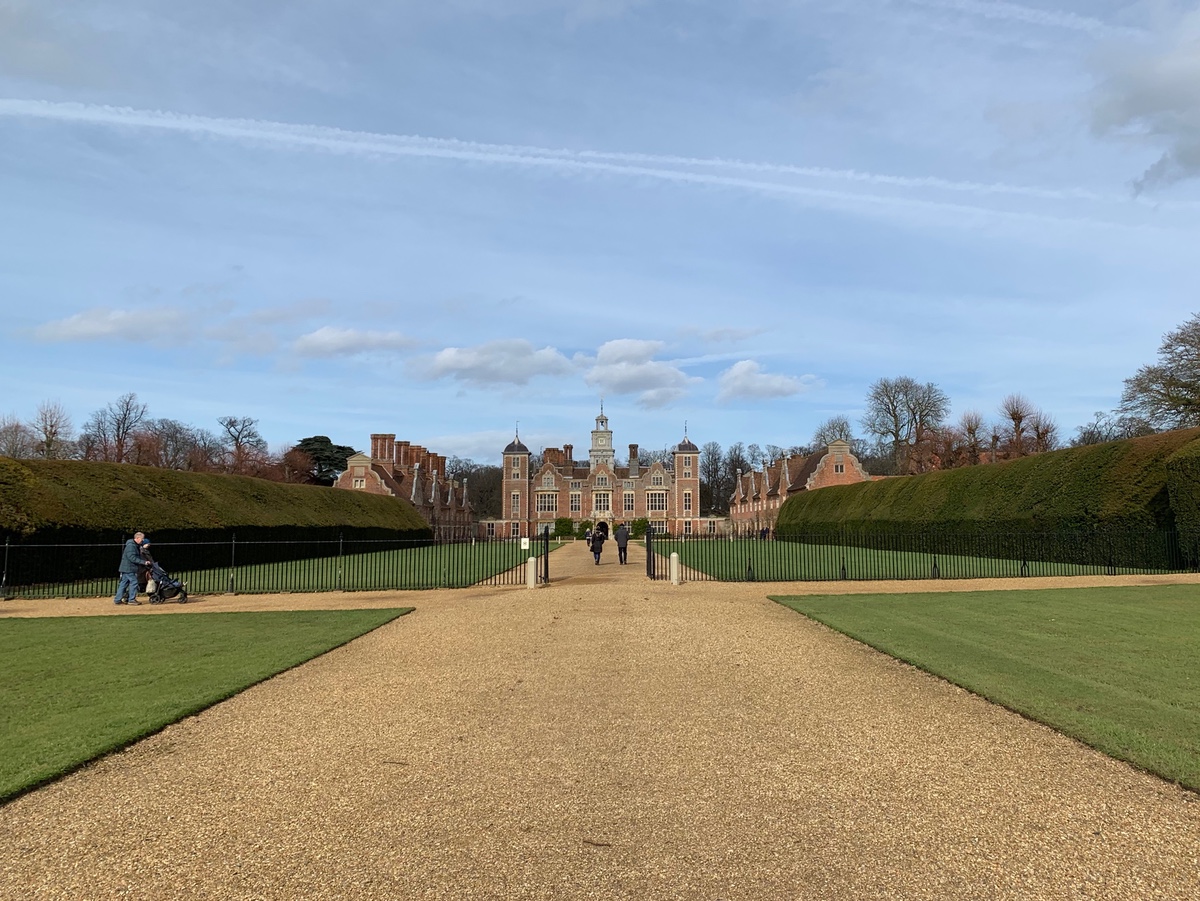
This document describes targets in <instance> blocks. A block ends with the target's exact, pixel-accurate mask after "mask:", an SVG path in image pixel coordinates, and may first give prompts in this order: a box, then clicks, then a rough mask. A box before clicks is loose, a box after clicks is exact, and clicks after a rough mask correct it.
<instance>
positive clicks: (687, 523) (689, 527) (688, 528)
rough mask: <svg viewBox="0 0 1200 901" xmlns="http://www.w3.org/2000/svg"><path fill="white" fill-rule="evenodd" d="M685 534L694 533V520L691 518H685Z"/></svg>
mask: <svg viewBox="0 0 1200 901" xmlns="http://www.w3.org/2000/svg"><path fill="white" fill-rule="evenodd" d="M683 534H684V535H691V534H692V521H691V520H690V519H685V520H684V521H683Z"/></svg>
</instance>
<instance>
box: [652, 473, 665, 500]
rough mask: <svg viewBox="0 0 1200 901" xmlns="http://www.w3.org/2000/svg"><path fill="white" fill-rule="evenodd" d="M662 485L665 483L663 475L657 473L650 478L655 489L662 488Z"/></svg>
mask: <svg viewBox="0 0 1200 901" xmlns="http://www.w3.org/2000/svg"><path fill="white" fill-rule="evenodd" d="M662 483H663V477H662V473H659V472H656V473H655V474H654V475H652V476H651V477H650V484H651V485H653V486H654V487H655V488H658V487H661V485H662ZM663 509H666V508H665V507H664V508H663Z"/></svg>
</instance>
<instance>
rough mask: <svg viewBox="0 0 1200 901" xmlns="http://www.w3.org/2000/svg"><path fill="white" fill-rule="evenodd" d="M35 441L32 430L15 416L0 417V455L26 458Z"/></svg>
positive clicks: (31, 451) (29, 454)
mask: <svg viewBox="0 0 1200 901" xmlns="http://www.w3.org/2000/svg"><path fill="white" fill-rule="evenodd" d="M36 443H37V439H36V438H35V437H34V434H33V431H32V430H31V429H30V428H29V426H27V425H25V423H23V422H21V420H20V419H18V418H17V417H16V416H12V415H9V416H3V417H0V457H12V458H13V459H15V460H25V459H28V458H29V457H32V456H33V449H34V445H35V444H36Z"/></svg>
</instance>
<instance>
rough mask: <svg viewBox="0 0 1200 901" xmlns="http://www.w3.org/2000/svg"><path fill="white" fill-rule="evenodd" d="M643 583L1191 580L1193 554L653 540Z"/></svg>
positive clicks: (1053, 538)
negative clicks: (1186, 576) (1137, 576)
mask: <svg viewBox="0 0 1200 901" xmlns="http://www.w3.org/2000/svg"><path fill="white" fill-rule="evenodd" d="M646 549H647V554H646V557H647V560H646V575H647V576H648V577H650V578H652V579H654V578H658V579H663V578H667V575H666V574H667V572H668V570H669V566H668V562H667V561H668V560H669V558H670V555H671V554H672V553H676V554H678V555H679V562H680V567H681V578H682V579H683V581H725V582H747V581H751V582H752V581H761V582H800V581H832V580H840V579H852V580H868V581H869V580H901V579H996V578H1010V577H1011V578H1020V577H1022V576H1074V575H1117V574H1133V573H1172V572H1192V571H1195V570H1196V569H1197V568H1198V562H1200V561H1198V559H1197V554H1196V553H1195V551H1194V549H1193V550H1192V551H1190V552H1189V550H1188V549H1186V548H1183V547H1181V545H1180V542H1179V538H1178V535H1177V534H1176V533H1174V532H1166V531H1151V530H1145V531H1117V532H1111V531H1110V532H1103V533H1092V534H1089V533H1084V532H1074V533H1062V532H1053V533H1025V534H996V535H958V536H955V535H940V536H936V538H932V537H931V536H930V534H929V533H913V534H911V535H903V534H892V535H884V536H881V535H868V534H860V533H854V532H850V531H847V532H845V533H842V534H841V535H839V536H830V535H827V534H824V535H813V536H806V535H790V536H788V537H787V538H778V537H770V535H769V534H768V536H767V537H765V538H764V537H763V536H762V535H761V533H759V532H755V533H753V534H751V535H746V536H729V535H725V536H698V537H683V538H666V537H664V536H648V537H647V544H646Z"/></svg>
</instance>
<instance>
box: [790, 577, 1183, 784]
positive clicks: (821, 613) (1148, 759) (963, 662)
mask: <svg viewBox="0 0 1200 901" xmlns="http://www.w3.org/2000/svg"><path fill="white" fill-rule="evenodd" d="M774 600H776V601H778V602H779V603H781V604H783V605H785V606H787V607H790V608H791V609H793V610H796V611H797V612H799V613H803V614H804V615H806V616H809V617H811V618H813V619H815V620H817V621H819V622H822V623H825V624H826V625H828V626H831V627H832V628H834V629H837V630H838V631H840V632H844V633H845V634H847V635H849V636H850V637H852V638H855V639H857V640H859V641H862V642H864V643H865V644H868V645H871V646H872V647H874V648H878V649H879V650H880V651H883V652H884V653H886V654H890V655H891V656H893V657H897V658H899V659H900V660H904V661H907V662H908V663H911V664H913V665H914V666H917V667H920V668H921V669H923V670H926V671H928V672H930V673H934V674H935V675H938V676H941V677H943V678H945V679H947V680H949V681H951V682H954V683H956V684H958V685H961V686H962V687H964V688H966V689H968V690H970V691H972V692H975V693H976V694H978V695H981V696H983V697H985V698H987V699H988V700H991V701H994V702H996V703H998V704H1002V705H1003V706H1005V707H1008V708H1009V709H1011V710H1015V711H1017V712H1018V713H1021V714H1023V715H1025V716H1028V717H1030V718H1031V719H1035V720H1038V721H1040V722H1042V723H1045V724H1046V725H1048V726H1051V727H1053V728H1054V729H1057V730H1058V731H1060V732H1063V733H1065V734H1067V735H1070V736H1072V737H1074V738H1077V739H1079V740H1080V741H1083V742H1085V743H1087V744H1089V745H1091V746H1092V747H1094V748H1097V749H1098V750H1101V751H1103V752H1104V753H1106V754H1109V755H1111V756H1113V757H1116V758H1119V759H1121V760H1126V761H1129V762H1130V763H1132V764H1134V765H1136V766H1138V767H1141V768H1143V769H1145V770H1148V771H1150V772H1152V773H1156V774H1158V775H1159V776H1162V777H1163V778H1165V779H1169V780H1172V781H1175V782H1178V783H1180V784H1181V785H1184V786H1187V787H1188V788H1190V789H1193V790H1196V791H1200V589H1198V588H1197V587H1196V586H1192V585H1163V586H1153V587H1137V588H1088V589H1083V588H1066V589H1056V590H1041V591H989V592H963V593H951V594H940V593H939V594H913V595H895V594H891V595H842V596H837V597H832V596H818V597H777V598H774Z"/></svg>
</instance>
